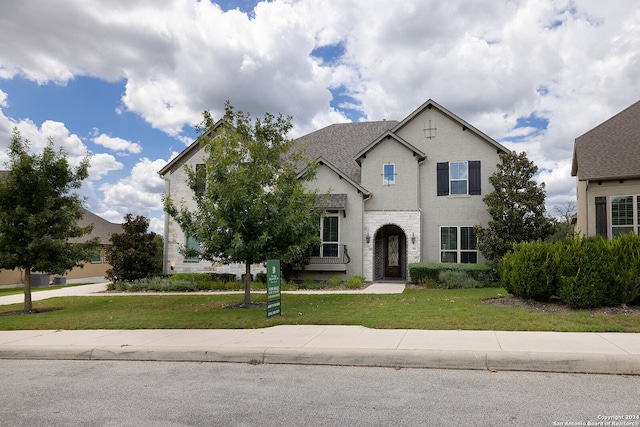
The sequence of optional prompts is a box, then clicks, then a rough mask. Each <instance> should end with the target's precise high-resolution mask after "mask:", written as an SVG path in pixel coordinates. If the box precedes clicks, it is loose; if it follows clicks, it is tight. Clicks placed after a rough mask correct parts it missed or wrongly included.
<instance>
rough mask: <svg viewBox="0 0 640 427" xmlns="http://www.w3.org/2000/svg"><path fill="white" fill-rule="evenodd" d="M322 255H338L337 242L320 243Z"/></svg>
mask: <svg viewBox="0 0 640 427" xmlns="http://www.w3.org/2000/svg"><path fill="white" fill-rule="evenodd" d="M322 256H329V257H337V256H338V244H337V243H325V244H323V245H322Z"/></svg>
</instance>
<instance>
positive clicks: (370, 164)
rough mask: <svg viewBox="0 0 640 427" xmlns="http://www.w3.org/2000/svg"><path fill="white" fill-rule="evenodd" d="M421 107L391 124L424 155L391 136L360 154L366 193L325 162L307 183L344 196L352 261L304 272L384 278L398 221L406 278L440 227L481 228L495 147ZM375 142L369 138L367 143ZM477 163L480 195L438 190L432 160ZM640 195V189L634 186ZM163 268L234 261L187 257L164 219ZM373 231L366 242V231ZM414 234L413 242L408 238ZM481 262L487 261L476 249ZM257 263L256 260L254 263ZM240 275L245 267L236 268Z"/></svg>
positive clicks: (198, 158) (183, 196) (431, 254)
mask: <svg viewBox="0 0 640 427" xmlns="http://www.w3.org/2000/svg"><path fill="white" fill-rule="evenodd" d="M429 107H430V106H427V107H426V108H424V109H422V110H421V111H419V112H417V113H416V114H415V116H411V119H410V120H408V121H406V122H405V123H404V124H403V125H402V126H401V127H400V128H399V129H396V134H397V135H398V137H400V138H402V139H403V140H404V141H406V142H408V143H409V144H411V145H413V146H414V147H415V148H416V149H418V150H420V151H422V152H423V153H425V154H426V159H423V160H419V159H418V158H417V157H415V156H414V154H413V152H412V151H411V150H410V149H408V148H407V147H406V146H404V145H403V144H402V143H400V142H399V141H398V140H397V139H395V138H393V137H390V138H385V139H383V140H381V141H379V142H378V143H377V144H376V145H375V146H373V147H371V148H370V149H369V150H368V151H367V152H366V153H365V156H362V158H361V159H360V164H361V169H360V182H359V183H358V184H359V185H361V186H362V188H364V189H366V191H368V192H370V196H369V197H368V198H367V199H363V195H362V194H360V193H359V192H358V189H357V186H354V185H352V184H351V183H350V182H349V181H348V180H346V179H342V178H341V177H340V175H339V174H338V173H336V172H335V171H334V170H333V169H332V168H330V167H329V166H328V165H322V166H320V167H319V169H318V172H317V176H316V179H315V181H313V182H310V183H306V184H305V185H306V186H307V188H309V189H313V190H317V191H318V192H319V193H320V194H323V193H326V192H331V193H334V194H346V195H347V199H346V206H345V209H344V212H342V211H340V219H339V240H340V242H339V244H341V245H347V247H348V252H349V256H350V258H351V262H349V263H348V264H346V267H345V269H346V271H345V272H340V273H336V272H330V271H324V272H319V271H305V272H303V273H302V276H301V278H306V277H312V278H315V279H328V278H329V277H332V276H334V275H336V274H340V275H343V276H344V277H345V278H346V277H348V276H352V275H362V276H364V277H365V279H366V280H369V281H372V280H375V279H377V278H379V277H380V276H381V272H380V269H381V268H384V266H383V264H384V260H383V259H382V258H383V254H384V252H383V250H382V246H381V243H380V241H377V239H376V237H377V236H379V232H380V231H381V230H383V228H384V227H385V226H388V225H395V226H397V227H399V228H400V229H401V230H402V232H403V233H404V237H405V239H404V242H403V244H404V246H402V250H403V251H404V252H403V256H404V259H403V263H404V265H403V266H402V275H403V277H405V278H406V276H407V271H406V265H407V264H409V263H413V262H420V261H424V262H440V228H441V227H446V226H450V227H454V226H455V227H472V226H475V225H480V226H486V225H487V223H488V221H489V219H490V217H489V214H488V212H487V207H486V205H485V204H484V202H483V200H482V199H483V196H484V195H486V194H488V193H489V192H491V191H492V190H493V188H492V187H491V185H490V183H489V176H490V175H491V174H492V173H493V172H494V171H495V170H496V165H497V164H498V163H499V156H498V147H499V145H498V146H496V145H494V144H493V143H491V142H489V141H487V140H486V139H485V136H484V135H482V134H479V133H477V132H476V131H475V130H473V129H469V128H468V127H467V126H466V125H464V124H463V123H461V122H459V121H457V120H454V119H453V118H452V117H451V116H449V115H448V114H446V113H444V112H441V111H440V110H439V109H438V107H436V106H433V108H429ZM371 142H373V141H371ZM202 155H203V153H201V152H199V150H196V152H195V153H194V154H193V155H191V156H185V158H184V159H181V161H182V163H184V162H189V164H192V165H194V164H196V163H198V162H200V163H203V160H202ZM469 161H479V162H480V182H481V194H480V195H468V194H464V195H448V196H438V195H437V164H438V163H442V162H469ZM384 164H394V165H395V173H396V175H395V183H394V184H393V185H388V184H385V183H384V182H383V165H384ZM165 179H167V194H170V195H171V197H172V198H173V200H174V201H175V203H176V204H180V203H181V202H184V203H185V204H186V205H187V206H193V203H194V202H193V199H192V195H191V190H190V189H188V187H187V186H186V174H185V173H184V169H183V167H182V164H179V165H176V166H175V167H174V168H173V169H172V171H171V172H170V173H168V174H167V175H166V176H165ZM639 193H640V191H639ZM165 229H166V230H167V232H166V234H165V242H166V243H165V244H166V251H165V265H166V267H165V271H167V272H169V266H171V265H173V266H174V268H175V271H193V272H203V271H223V270H224V269H227V270H228V269H232V267H231V266H222V265H218V264H215V265H212V264H211V263H208V262H202V261H201V262H188V261H186V262H185V261H184V260H183V257H182V256H181V255H180V254H179V253H178V245H179V244H184V242H185V236H184V234H183V233H182V231H181V230H180V228H179V227H178V226H177V224H175V223H174V221H172V220H171V219H170V218H167V219H166V226H165ZM366 235H369V236H370V241H369V242H368V243H367V242H366V239H365V236H366ZM412 236H415V243H413V242H412V241H411V240H412V239H411V238H412ZM478 262H485V260H484V258H483V257H482V255H481V254H480V253H479V252H478ZM258 267H260V266H258ZM236 271H239V272H240V273H243V272H244V267H242V269H241V270H236Z"/></svg>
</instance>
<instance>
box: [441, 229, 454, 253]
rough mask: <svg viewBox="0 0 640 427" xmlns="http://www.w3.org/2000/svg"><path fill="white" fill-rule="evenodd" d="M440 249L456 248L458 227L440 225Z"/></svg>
mask: <svg viewBox="0 0 640 427" xmlns="http://www.w3.org/2000/svg"><path fill="white" fill-rule="evenodd" d="M440 249H450V250H456V249H458V229H457V228H456V227H442V228H441V229H440Z"/></svg>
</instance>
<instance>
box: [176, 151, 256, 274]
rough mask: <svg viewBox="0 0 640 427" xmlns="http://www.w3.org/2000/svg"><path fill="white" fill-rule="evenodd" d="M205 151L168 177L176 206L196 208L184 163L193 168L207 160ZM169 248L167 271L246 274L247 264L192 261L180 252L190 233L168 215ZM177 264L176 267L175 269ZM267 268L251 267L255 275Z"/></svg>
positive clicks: (194, 156) (195, 155) (187, 158)
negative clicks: (185, 231)
mask: <svg viewBox="0 0 640 427" xmlns="http://www.w3.org/2000/svg"><path fill="white" fill-rule="evenodd" d="M205 155H206V153H205V151H204V150H197V151H195V152H194V153H193V154H192V155H191V156H186V157H185V159H183V162H182V163H181V164H180V165H177V166H176V168H174V169H173V170H172V171H171V172H170V173H168V174H167V175H166V176H165V180H166V181H165V194H168V195H170V196H171V198H172V199H173V202H174V204H175V205H176V206H182V205H184V206H186V207H188V208H189V209H194V210H195V208H196V202H195V200H194V199H193V191H191V189H190V188H189V186H188V185H187V178H188V177H187V171H186V170H185V168H184V164H185V163H188V164H189V165H190V166H191V167H195V165H196V164H199V163H204V159H205ZM165 230H166V231H165V251H164V272H165V273H166V274H171V273H177V272H180V273H213V272H215V273H231V274H235V275H236V277H237V278H238V279H240V278H241V277H242V275H243V274H245V265H244V264H238V263H233V264H223V263H218V262H216V263H212V262H210V261H206V260H199V261H191V260H185V258H184V256H183V255H182V254H181V253H180V248H181V247H182V246H184V245H185V243H186V236H185V234H184V232H183V231H182V228H180V225H179V224H178V223H177V222H175V221H174V220H173V219H172V218H171V217H170V216H169V215H166V214H165ZM171 267H173V269H172V268H171ZM265 271H266V267H265V266H263V265H262V264H253V265H252V266H251V274H253V275H254V277H255V275H256V274H257V273H264V272H265Z"/></svg>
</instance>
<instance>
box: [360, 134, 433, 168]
mask: <svg viewBox="0 0 640 427" xmlns="http://www.w3.org/2000/svg"><path fill="white" fill-rule="evenodd" d="M385 139H393V140H395V141H397V142H398V143H399V144H400V145H402V146H404V147H405V148H407V149H408V150H409V151H411V152H413V155H414V156H416V157H418V158H420V159H426V158H427V155H426V154H425V153H424V152H423V151H422V150H419V149H417V148H416V147H414V146H413V145H411V144H410V143H408V142H407V141H405V140H404V139H403V138H401V137H399V136H398V135H396V134H395V133H393V132H391V131H387V132H385V133H383V134H382V135H380V136H379V137H378V138H376V139H375V140H374V141H373V142H372V143H371V144H369V145H367V146H366V147H364V148H363V149H362V150H360V151H359V152H358V153H357V154H356V155H355V157H354V158H355V160H356V162H358V164H360V161H361V160H362V159H363V158H365V157H367V153H368V152H369V151H370V150H372V149H373V147H375V146H376V145H378V144H379V143H380V142H381V141H384V140H385Z"/></svg>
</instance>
